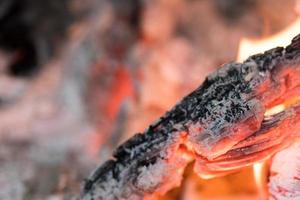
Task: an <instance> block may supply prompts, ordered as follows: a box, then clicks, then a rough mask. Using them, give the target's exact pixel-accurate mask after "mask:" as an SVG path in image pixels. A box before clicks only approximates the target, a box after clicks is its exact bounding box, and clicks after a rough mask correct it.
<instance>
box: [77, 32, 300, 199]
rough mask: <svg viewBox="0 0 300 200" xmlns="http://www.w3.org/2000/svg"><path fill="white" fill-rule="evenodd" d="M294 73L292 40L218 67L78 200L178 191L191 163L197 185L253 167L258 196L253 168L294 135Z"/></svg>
mask: <svg viewBox="0 0 300 200" xmlns="http://www.w3.org/2000/svg"><path fill="white" fill-rule="evenodd" d="M299 66H300V35H298V36H297V37H295V38H294V39H293V40H292V43H291V44H290V45H288V46H287V47H286V48H282V47H278V48H275V49H272V50H269V51H266V52H265V53H264V54H258V55H254V56H251V57H249V59H247V60H246V61H244V63H242V64H240V63H230V64H226V65H224V66H222V67H221V68H220V69H219V70H218V71H216V72H214V73H213V74H211V75H209V76H208V77H207V78H206V80H205V81H204V83H203V84H202V85H201V86H200V87H199V88H197V89H196V90H195V91H194V92H192V93H190V94H189V95H188V96H186V97H185V98H183V100H182V101H181V102H180V103H178V104H177V105H176V106H175V107H174V108H173V109H171V110H170V111H169V112H167V113H166V114H165V115H164V116H162V117H161V118H160V119H159V120H158V121H157V122H155V123H154V124H152V125H150V126H149V128H148V129H147V130H146V131H145V132H143V133H139V134H136V135H134V136H133V137H132V138H131V139H129V140H128V141H126V142H125V143H123V144H122V145H120V146H119V147H118V148H117V149H116V151H115V153H114V155H113V158H112V159H110V160H108V161H106V162H105V163H104V164H103V165H102V166H101V167H99V168H98V169H97V170H96V171H95V172H94V174H93V175H92V176H91V177H90V178H89V179H88V180H87V181H86V184H85V186H84V190H83V194H82V197H81V199H83V200H91V199H122V198H127V199H152V198H154V196H156V194H161V195H162V194H164V193H166V192H167V191H168V190H170V189H171V188H173V187H176V186H178V185H180V182H181V179H182V175H183V169H184V168H185V167H186V166H187V164H188V163H189V162H190V161H191V159H194V160H195V167H194V170H195V172H196V173H197V174H198V175H199V176H200V177H202V178H211V177H215V176H219V175H224V174H226V173H230V172H233V171H235V170H238V169H240V168H243V167H245V166H249V165H253V164H254V169H255V173H254V174H255V177H256V180H257V182H258V183H257V184H258V186H259V187H260V189H264V188H265V185H263V182H262V180H263V179H262V177H260V175H261V174H257V173H261V172H262V166H263V165H262V164H261V163H257V162H261V161H263V160H266V159H268V158H270V157H271V156H272V155H274V153H276V152H278V151H280V150H282V149H283V148H285V147H287V145H289V144H290V143H291V142H292V141H293V139H294V138H295V137H296V135H297V131H298V129H299V128H300V127H299V125H300V123H299V122H300V106H299V104H298V101H297V100H298V94H299V93H298V90H299V89H298V87H299V85H300V79H299V77H300V72H299V69H298V68H299ZM275 92H276V93H275ZM290 99H292V100H290ZM295 99H296V100H295ZM278 102H280V104H278ZM286 102H288V103H286ZM271 181H272V179H271ZM270 184H271V185H272V182H271V183H270ZM279 184H280V183H279ZM293 189H294V188H291V190H292V191H293ZM261 193H262V194H261V198H265V197H264V196H263V192H261Z"/></svg>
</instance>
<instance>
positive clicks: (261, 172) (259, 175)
mask: <svg viewBox="0 0 300 200" xmlns="http://www.w3.org/2000/svg"><path fill="white" fill-rule="evenodd" d="M265 165H266V164H265V163H264V162H258V163H255V164H254V165H253V176H254V181H255V183H256V187H257V191H258V195H259V199H261V200H264V199H268V193H267V188H266V187H267V180H266V175H267V174H266V169H265Z"/></svg>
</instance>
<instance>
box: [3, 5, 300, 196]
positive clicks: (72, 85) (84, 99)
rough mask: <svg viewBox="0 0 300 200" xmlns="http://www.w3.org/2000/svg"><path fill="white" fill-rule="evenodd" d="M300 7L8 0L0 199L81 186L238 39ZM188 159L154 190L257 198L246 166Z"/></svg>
mask: <svg viewBox="0 0 300 200" xmlns="http://www.w3.org/2000/svg"><path fill="white" fill-rule="evenodd" d="M299 15H300V1H299V0H276V1H274V0H172V1H171V0H151V1H150V0H127V1H124V0H44V1H40V0H1V1H0V199H3V200H23V199H25V200H40V199H43V200H65V199H72V198H74V197H76V196H77V195H78V194H79V192H80V187H81V184H82V181H83V179H84V178H86V177H88V175H89V174H90V173H91V172H92V170H94V169H95V168H96V167H97V166H99V165H100V164H101V163H102V162H103V161H105V160H106V159H107V158H109V157H110V155H111V152H112V150H113V149H114V148H115V147H116V146H117V145H118V144H120V143H121V142H124V141H125V140H126V139H128V138H129V137H131V136H132V135H133V134H135V133H137V132H141V131H143V130H144V129H145V128H146V127H147V126H148V125H149V124H150V123H151V122H153V121H154V120H155V119H156V118H158V117H159V116H160V115H162V114H163V113H164V112H165V111H166V110H168V109H170V108H171V107H172V106H173V105H174V104H175V103H176V102H178V101H179V100H180V99H181V98H182V97H183V96H184V95H186V94H188V93H189V92H190V91H192V90H193V89H195V88H196V87H198V86H199V85H200V84H201V83H202V81H203V80H204V78H205V76H206V75H207V74H209V73H210V72H212V71H214V70H215V69H217V68H218V67H219V66H221V65H222V64H223V63H226V62H230V61H234V60H236V59H237V55H238V49H239V43H240V41H241V40H242V39H244V38H253V39H262V38H267V37H270V36H272V35H274V34H276V33H278V32H280V31H282V30H284V29H286V28H287V27H288V26H290V25H291V24H292V23H293V22H295V21H296V20H297V19H298V17H299ZM290 39H292V38H289V40H290ZM274 47H275V46H274ZM191 168H192V167H191V166H190V167H188V169H187V170H186V172H185V175H184V176H185V178H184V181H183V183H182V186H181V187H180V188H175V189H174V190H172V191H170V192H169V193H168V194H166V195H165V196H163V197H159V199H161V200H162V199H164V200H171V199H178V200H179V199H180V200H193V199H254V198H256V197H257V196H256V195H257V189H256V187H255V183H254V180H253V177H252V170H250V169H245V170H243V171H241V172H239V173H236V174H233V175H229V176H226V177H223V178H217V179H213V180H201V179H200V178H198V177H197V176H196V175H194V174H193V172H192V170H191Z"/></svg>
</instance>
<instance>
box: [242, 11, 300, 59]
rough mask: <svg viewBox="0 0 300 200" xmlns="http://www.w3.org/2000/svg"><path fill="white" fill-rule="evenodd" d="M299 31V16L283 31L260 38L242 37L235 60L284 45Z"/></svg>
mask: <svg viewBox="0 0 300 200" xmlns="http://www.w3.org/2000/svg"><path fill="white" fill-rule="evenodd" d="M299 33H300V17H299V18H298V19H297V20H296V21H295V22H294V23H292V24H291V25H290V26H288V27H287V28H286V29H284V30H283V31H281V32H279V33H277V34H275V35H273V36H271V37H269V38H266V39H262V40H252V39H247V38H243V39H242V40H241V41H240V45H239V51H238V56H237V60H238V61H243V60H245V59H247V58H248V57H249V56H250V55H254V54H257V53H262V52H264V51H267V50H269V49H272V48H274V47H277V46H286V45H288V44H289V43H290V41H291V38H294V37H295V36H296V35H298V34H299Z"/></svg>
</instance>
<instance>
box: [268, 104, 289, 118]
mask: <svg viewBox="0 0 300 200" xmlns="http://www.w3.org/2000/svg"><path fill="white" fill-rule="evenodd" d="M284 110H285V105H284V104H280V105H277V106H274V107H272V108H270V109H268V110H267V111H266V112H265V114H264V116H265V117H270V116H272V115H275V114H277V113H280V112H282V111H284Z"/></svg>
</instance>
